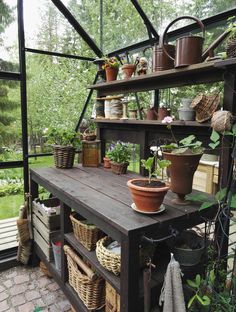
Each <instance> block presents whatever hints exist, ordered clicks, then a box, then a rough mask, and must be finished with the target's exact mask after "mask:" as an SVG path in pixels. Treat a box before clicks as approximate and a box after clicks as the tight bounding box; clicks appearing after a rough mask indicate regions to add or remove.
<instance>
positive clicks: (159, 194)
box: [127, 178, 170, 212]
mask: <svg viewBox="0 0 236 312" xmlns="http://www.w3.org/2000/svg"><path fill="white" fill-rule="evenodd" d="M140 182H141V183H145V182H147V183H146V184H148V179H145V178H144V179H132V180H129V181H128V182H127V185H128V187H129V190H130V192H131V196H132V200H133V201H134V203H135V205H136V208H137V209H138V210H139V211H140V212H156V211H158V210H160V206H161V204H162V203H163V200H164V197H165V195H166V193H167V191H168V190H169V188H170V185H169V184H168V183H163V184H164V185H163V186H159V187H148V186H139V185H135V183H138V184H139V183H140ZM159 182H160V181H159Z"/></svg>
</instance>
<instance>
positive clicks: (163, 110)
mask: <svg viewBox="0 0 236 312" xmlns="http://www.w3.org/2000/svg"><path fill="white" fill-rule="evenodd" d="M166 116H170V110H169V109H168V108H166V107H159V108H158V120H163V119H164V118H165V117H166Z"/></svg>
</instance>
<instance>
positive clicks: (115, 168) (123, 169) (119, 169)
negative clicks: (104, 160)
mask: <svg viewBox="0 0 236 312" xmlns="http://www.w3.org/2000/svg"><path fill="white" fill-rule="evenodd" d="M110 164H111V170H112V172H113V173H115V174H125V173H127V168H128V165H129V163H128V162H126V163H116V162H114V161H110Z"/></svg>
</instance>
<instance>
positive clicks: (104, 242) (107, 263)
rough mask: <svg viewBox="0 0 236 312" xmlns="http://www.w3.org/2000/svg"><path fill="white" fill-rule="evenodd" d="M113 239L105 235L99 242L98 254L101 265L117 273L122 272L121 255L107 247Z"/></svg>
mask: <svg viewBox="0 0 236 312" xmlns="http://www.w3.org/2000/svg"><path fill="white" fill-rule="evenodd" d="M112 241H113V239H112V238H110V237H108V236H105V237H103V238H101V239H100V240H99V241H98V242H97V247H96V255H97V258H98V261H99V262H100V263H101V265H102V266H103V267H104V268H106V269H107V270H108V271H110V272H113V273H114V274H115V275H119V274H120V260H121V255H120V254H115V253H114V252H112V251H110V250H108V249H107V246H108V245H109V244H110V243H112Z"/></svg>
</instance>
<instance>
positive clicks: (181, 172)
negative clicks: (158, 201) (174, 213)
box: [162, 152, 202, 205]
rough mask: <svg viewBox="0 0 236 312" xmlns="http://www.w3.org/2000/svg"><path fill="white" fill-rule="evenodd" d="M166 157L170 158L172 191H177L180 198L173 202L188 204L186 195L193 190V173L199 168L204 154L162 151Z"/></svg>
mask: <svg viewBox="0 0 236 312" xmlns="http://www.w3.org/2000/svg"><path fill="white" fill-rule="evenodd" d="M162 154H163V157H164V159H167V160H170V161H171V165H170V166H169V167H168V171H169V173H170V179H171V186H170V189H171V191H172V192H174V193H176V194H177V196H178V198H177V199H174V200H173V202H174V203H175V204H178V205H187V204H189V202H188V201H186V200H185V195H187V194H190V193H191V192H192V185H193V175H194V173H195V171H196V170H197V167H198V164H199V161H200V158H201V157H202V154H172V153H167V152H162Z"/></svg>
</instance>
